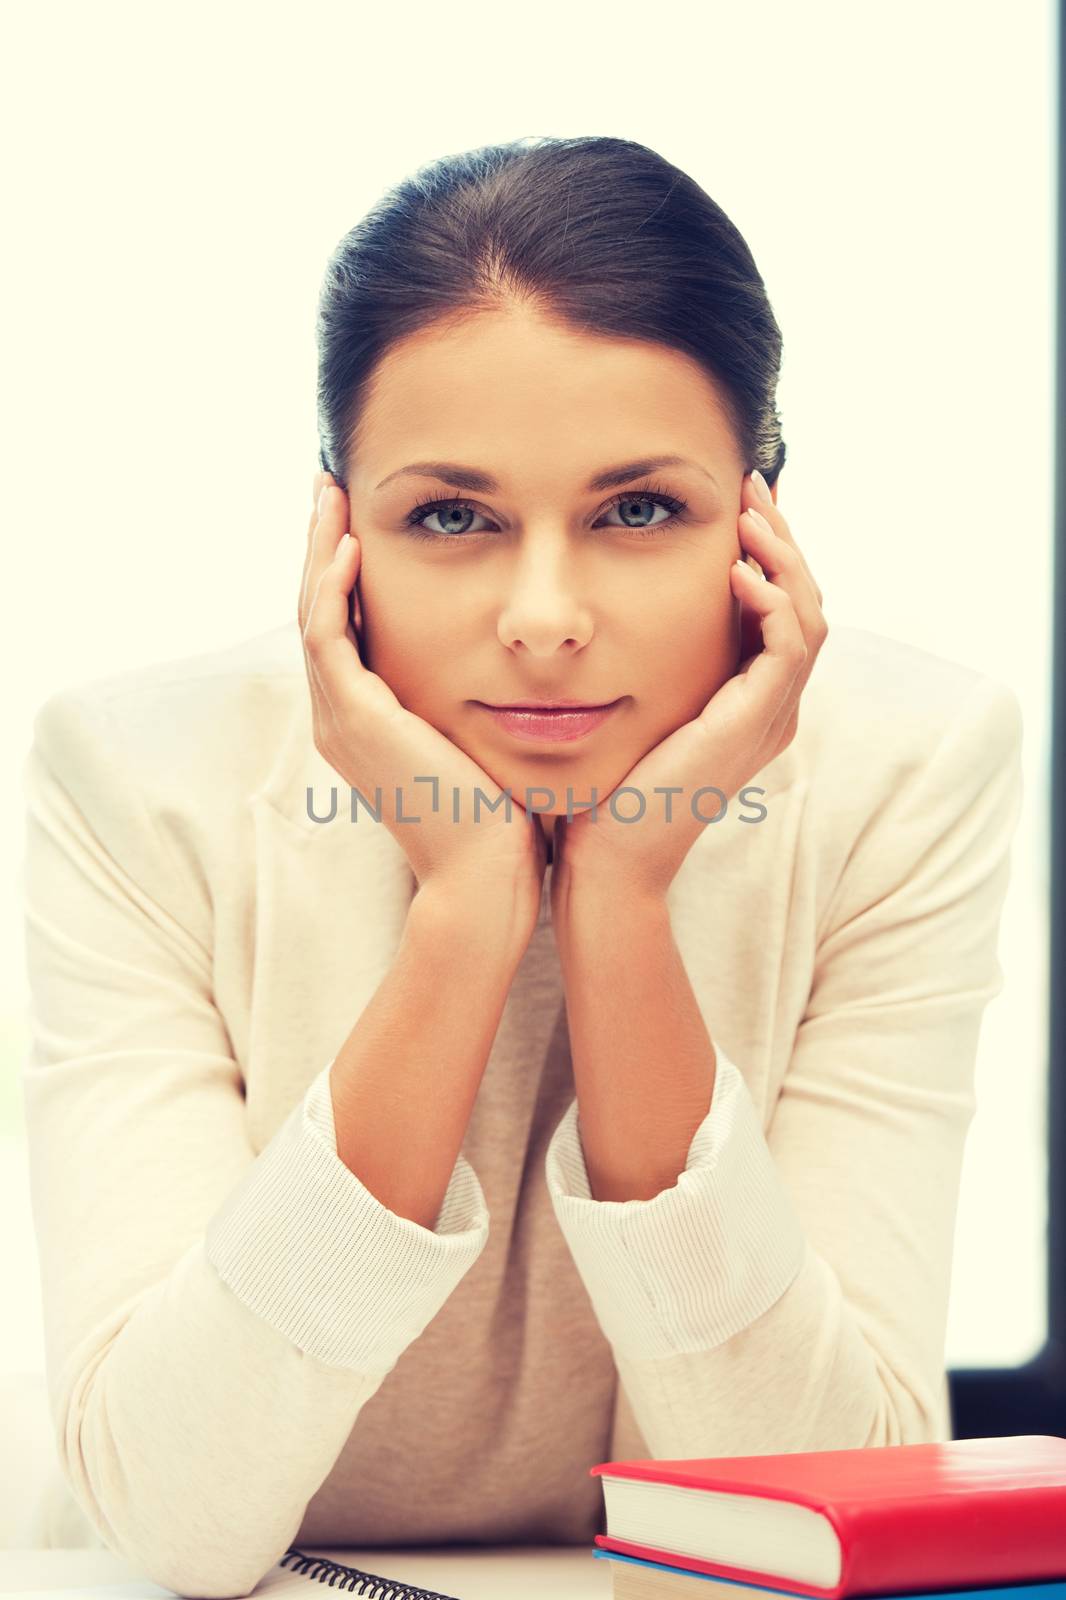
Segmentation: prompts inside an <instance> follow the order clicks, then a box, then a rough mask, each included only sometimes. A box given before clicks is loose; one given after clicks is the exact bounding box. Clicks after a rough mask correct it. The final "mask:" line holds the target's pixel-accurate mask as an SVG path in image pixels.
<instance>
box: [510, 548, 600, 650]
mask: <svg viewBox="0 0 1066 1600" xmlns="http://www.w3.org/2000/svg"><path fill="white" fill-rule="evenodd" d="M592 626H593V623H592V612H591V609H590V606H589V604H588V600H587V598H586V597H585V596H584V595H583V594H582V593H581V592H580V589H579V582H578V575H577V574H576V573H575V571H574V569H573V566H572V561H571V560H568V558H567V556H566V554H565V552H564V553H562V554H561V555H559V554H558V553H555V552H541V553H540V555H539V558H538V556H536V555H534V556H533V557H531V558H530V559H526V560H523V561H522V562H521V563H520V564H519V566H518V567H517V568H516V569H515V571H514V572H513V573H512V577H511V583H510V585H509V587H508V590H507V592H506V594H505V595H504V597H503V599H502V601H501V604H500V610H499V621H498V624H497V631H498V634H499V638H500V642H501V643H502V644H504V645H506V646H507V647H508V649H513V648H514V647H516V646H518V645H522V646H524V647H525V648H526V649H527V650H529V651H530V653H531V654H533V655H553V654H554V653H555V651H557V650H558V649H560V648H561V647H563V646H567V647H568V648H570V649H575V648H577V647H578V646H580V645H584V644H587V643H588V641H589V639H590V638H591V636H592Z"/></svg>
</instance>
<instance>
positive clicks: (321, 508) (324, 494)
mask: <svg viewBox="0 0 1066 1600" xmlns="http://www.w3.org/2000/svg"><path fill="white" fill-rule="evenodd" d="M332 487H333V485H332V484H331V483H324V484H323V485H322V488H321V489H320V490H319V494H318V514H319V516H320V517H324V516H325V514H326V502H327V501H328V500H329V491H330V490H331V489H332Z"/></svg>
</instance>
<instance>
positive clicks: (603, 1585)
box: [0, 1545, 614, 1600]
mask: <svg viewBox="0 0 1066 1600" xmlns="http://www.w3.org/2000/svg"><path fill="white" fill-rule="evenodd" d="M306 1554H309V1555H310V1554H314V1555H319V1556H328V1557H330V1558H331V1559H332V1560H335V1561H340V1562H343V1563H344V1565H345V1566H348V1567H359V1568H361V1569H362V1570H363V1571H364V1572H373V1573H377V1574H379V1575H381V1576H382V1577H386V1578H392V1579H394V1580H395V1579H399V1580H400V1581H402V1582H406V1583H411V1584H420V1585H421V1586H422V1587H423V1588H426V1589H438V1590H440V1592H441V1593H442V1594H448V1595H454V1596H455V1600H544V1596H545V1595H546V1594H550V1593H555V1594H559V1595H565V1596H566V1600H611V1589H612V1582H611V1572H612V1568H613V1566H614V1563H613V1562H611V1561H597V1560H596V1559H595V1558H594V1557H593V1555H592V1546H591V1545H589V1546H588V1548H587V1549H586V1548H583V1547H582V1546H580V1545H561V1546H546V1547H543V1548H536V1547H533V1546H520V1545H516V1546H511V1547H507V1548H493V1547H491V1546H486V1548H485V1549H480V1548H479V1549H470V1548H467V1549H455V1548H454V1547H453V1548H446V1549H436V1550H435V1549H433V1548H432V1547H424V1548H423V1547H420V1548H418V1549H380V1550H379V1549H374V1550H358V1549H351V1550H330V1549H324V1548H321V1547H319V1546H317V1545H316V1546H314V1547H313V1549H312V1550H308V1551H307V1552H306ZM277 1576H278V1578H283V1579H285V1580H286V1581H288V1580H290V1579H291V1580H293V1581H294V1582H296V1583H299V1582H301V1581H302V1582H303V1584H304V1586H305V1587H306V1589H307V1594H308V1600H314V1597H315V1596H316V1595H318V1594H331V1595H332V1594H351V1595H355V1596H356V1597H357V1600H358V1596H359V1590H358V1589H342V1588H341V1587H340V1586H339V1585H338V1584H333V1585H332V1586H331V1585H330V1584H329V1583H316V1582H315V1580H314V1579H313V1578H309V1577H308V1578H304V1579H302V1580H301V1579H300V1575H299V1574H298V1573H294V1572H292V1570H291V1568H289V1567H286V1568H284V1569H283V1570H281V1571H279V1572H278V1574H277ZM94 1584H123V1585H127V1586H128V1587H127V1588H126V1590H125V1592H124V1600H137V1597H138V1596H140V1595H144V1596H145V1597H150V1600H158V1597H159V1596H169V1595H172V1594H173V1590H170V1589H162V1588H160V1587H159V1585H158V1584H153V1583H149V1582H145V1581H144V1580H143V1579H142V1580H141V1581H139V1582H138V1573H137V1572H136V1571H135V1570H134V1569H133V1568H132V1567H131V1566H130V1565H129V1564H128V1563H127V1562H125V1561H122V1560H120V1559H119V1557H118V1556H116V1555H112V1554H111V1552H110V1551H109V1550H0V1594H14V1593H27V1594H29V1593H32V1592H35V1591H39V1590H42V1589H43V1590H48V1589H63V1588H82V1589H84V1591H85V1600H92V1586H93V1585H94ZM255 1592H256V1594H259V1593H260V1592H262V1593H263V1594H264V1595H265V1594H268V1593H269V1592H270V1590H269V1586H268V1584H266V1583H265V1582H264V1584H263V1585H261V1587H260V1588H257V1589H256V1591H255ZM371 1592H372V1591H371ZM121 1593H123V1591H121V1590H117V1591H116V1600H117V1596H118V1595H119V1594H121ZM101 1600H103V1597H102V1596H101Z"/></svg>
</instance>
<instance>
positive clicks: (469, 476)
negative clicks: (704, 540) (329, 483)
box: [374, 456, 718, 494]
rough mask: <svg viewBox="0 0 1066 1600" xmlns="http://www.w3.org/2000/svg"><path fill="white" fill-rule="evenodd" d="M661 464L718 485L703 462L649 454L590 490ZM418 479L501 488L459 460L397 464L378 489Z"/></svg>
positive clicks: (599, 477)
mask: <svg viewBox="0 0 1066 1600" xmlns="http://www.w3.org/2000/svg"><path fill="white" fill-rule="evenodd" d="M659 467H692V468H694V469H695V471H697V472H702V473H703V475H704V476H705V477H707V478H710V480H711V482H712V483H713V484H714V485H715V487H716V488H717V487H718V480H717V478H715V476H714V474H713V473H711V472H708V470H707V468H706V467H705V466H703V465H702V464H701V463H700V462H699V461H688V460H686V459H685V457H684V456H647V457H644V458H642V459H640V460H638V461H625V462H623V463H622V465H621V466H617V467H608V468H607V469H606V471H604V472H598V473H596V475H595V477H593V478H590V479H589V481H588V483H587V484H586V485H585V488H586V490H587V491H589V492H591V491H592V490H595V489H616V488H617V487H618V485H619V484H623V483H629V482H631V481H632V479H634V478H645V477H647V475H648V473H649V472H655V471H656V470H657V469H658V468H659ZM409 474H410V475H412V476H414V477H418V478H439V479H440V481H441V482H442V483H448V484H451V485H452V486H453V487H454V488H456V489H469V490H470V492H471V493H472V494H495V493H497V492H498V491H499V488H500V485H499V483H498V481H497V480H496V479H495V478H493V477H490V475H489V474H488V473H487V472H481V471H479V470H478V468H477V467H464V466H462V465H461V464H460V463H459V462H456V461H412V462H411V464H410V465H409V466H406V467H397V469H396V471H395V472H390V473H389V475H388V477H387V478H382V480H381V482H380V483H379V484H378V485H377V487H376V489H375V491H374V492H375V493H377V489H384V487H385V485H386V484H387V483H391V482H392V480H393V479H394V478H401V477H405V476H407V475H409Z"/></svg>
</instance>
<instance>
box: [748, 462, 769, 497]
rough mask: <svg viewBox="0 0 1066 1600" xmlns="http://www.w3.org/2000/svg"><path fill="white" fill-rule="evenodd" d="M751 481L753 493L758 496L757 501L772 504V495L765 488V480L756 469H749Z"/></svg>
mask: <svg viewBox="0 0 1066 1600" xmlns="http://www.w3.org/2000/svg"><path fill="white" fill-rule="evenodd" d="M751 481H752V483H753V484H754V486H755V493H756V494H757V495H758V496H759V499H760V500H762V501H764V502H766V503H767V504H770V503H772V501H773V495H772V494H771V493H770V491H769V489H768V488H767V487H766V479H765V478H764V477H763V475H762V473H761V472H760V471H759V469H758V467H753V468H752V469H751Z"/></svg>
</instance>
